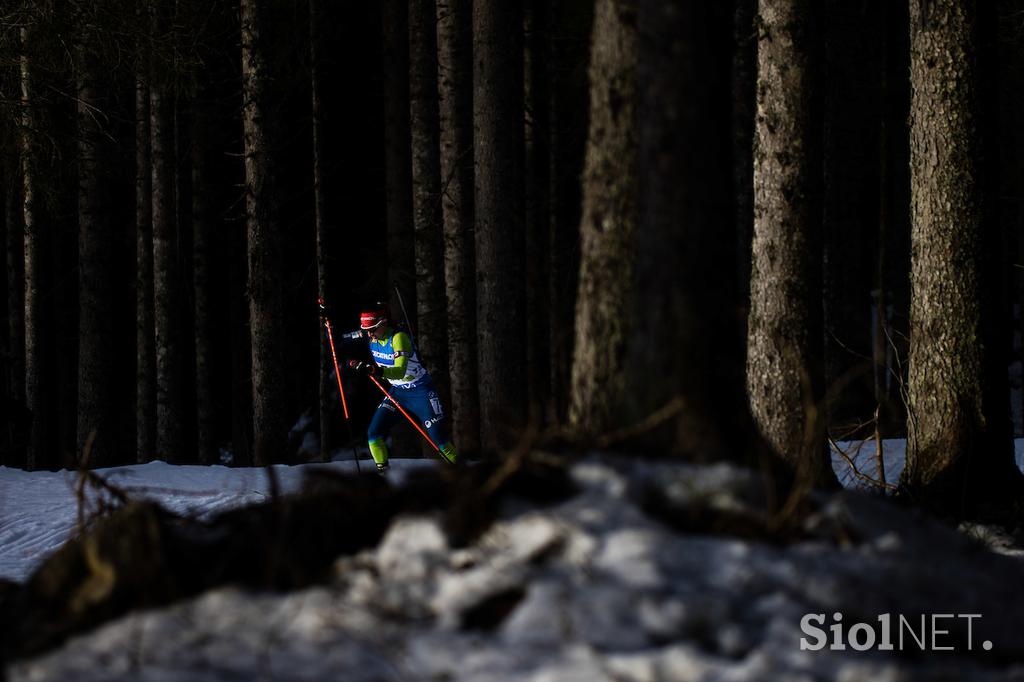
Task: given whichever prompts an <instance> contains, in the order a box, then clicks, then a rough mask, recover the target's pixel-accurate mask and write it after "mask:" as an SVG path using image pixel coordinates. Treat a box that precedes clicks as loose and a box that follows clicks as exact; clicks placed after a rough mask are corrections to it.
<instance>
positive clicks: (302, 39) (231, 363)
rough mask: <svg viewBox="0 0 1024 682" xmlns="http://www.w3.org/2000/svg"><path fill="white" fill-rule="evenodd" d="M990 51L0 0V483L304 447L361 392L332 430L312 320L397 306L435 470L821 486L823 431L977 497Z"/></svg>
mask: <svg viewBox="0 0 1024 682" xmlns="http://www.w3.org/2000/svg"><path fill="white" fill-rule="evenodd" d="M1022 29H1024V4H1022V3H1020V2H1017V1H1011V0H1004V1H1001V2H992V3H986V2H982V3H976V2H955V1H953V0H932V1H927V2H926V1H924V0H911V2H909V3H906V2H902V3H901V2H887V1H884V0H863V1H855V2H845V1H840V0H827V1H825V2H813V1H811V0H762V1H761V2H760V3H757V2H753V1H751V0H736V1H735V2H731V3H730V2H719V3H706V2H694V1H687V0H670V1H668V0H666V1H655V0H635V1H626V0H589V1H588V0H561V1H559V2H552V3H549V2H542V1H535V0H523V1H522V2H506V1H503V0H474V1H472V2H471V1H470V0H436V1H435V0H429V1H427V0H423V1H411V2H408V3H406V2H397V1H396V0H383V1H382V2H380V3H375V2H369V3H356V2H329V1H324V0H309V1H308V2H306V1H301V2H300V1H299V0H241V2H240V3H239V2H232V3H228V2H219V1H218V2H194V1H193V0H173V1H172V0H150V1H148V2H141V1H140V2H127V1H125V0H95V1H92V2H73V1H69V2H48V1H47V0H10V1H9V2H7V3H5V4H4V8H3V9H2V10H0V30H2V34H0V105H2V121H0V123H2V128H0V145H2V148H3V151H4V154H3V166H2V169H0V171H2V184H0V189H2V194H3V202H4V203H3V206H4V211H3V221H2V227H3V236H4V242H3V243H4V248H5V251H6V259H5V260H4V263H3V264H4V269H5V273H6V276H5V277H3V278H2V280H0V288H2V293H3V294H4V295H3V297H2V298H0V315H2V318H3V322H4V325H3V329H4V333H3V334H2V335H0V360H2V362H0V366H2V375H0V376H2V384H0V385H2V389H3V395H4V403H3V424H4V431H3V433H0V463H2V464H4V465H7V466H17V467H27V468H56V467H72V466H78V465H79V464H81V463H82V462H81V461H80V460H81V457H82V454H83V452H86V453H88V456H89V459H88V461H87V462H85V464H87V465H88V466H92V467H95V466H108V465H114V464H121V463H126V462H134V461H140V462H141V461H148V460H150V459H153V458H160V459H165V460H167V461H170V462H174V463H196V462H198V463H216V462H219V461H220V457H221V453H222V452H223V453H230V454H231V460H230V461H231V462H233V463H234V464H236V465H247V464H267V463H270V462H295V461H307V460H310V459H319V458H327V457H329V456H330V454H331V453H332V452H333V451H334V450H336V449H337V448H340V447H346V446H347V445H349V444H350V443H351V442H352V441H353V440H361V439H362V435H361V434H362V432H363V429H364V427H365V422H366V419H367V418H368V415H369V412H370V410H371V409H372V408H373V406H374V405H375V404H376V400H375V398H376V396H375V395H374V394H373V393H372V391H371V389H372V386H371V387H369V388H368V387H367V386H366V385H364V383H363V382H362V381H361V380H360V379H359V378H358V377H355V376H348V375H346V376H345V380H346V392H351V395H349V404H350V405H353V406H354V419H353V424H352V431H351V432H350V431H349V426H348V425H346V424H344V423H343V420H342V415H341V409H340V404H339V401H338V396H337V390H336V388H335V385H334V379H333V376H332V371H333V368H332V366H331V365H330V363H329V356H328V355H327V352H326V345H325V343H324V335H323V326H322V324H321V319H320V311H319V309H318V306H317V299H318V298H319V297H322V298H324V299H325V300H326V301H327V303H328V306H329V308H328V310H329V315H330V318H331V321H332V323H333V325H334V329H335V331H336V332H337V331H342V332H343V331H349V330H350V329H353V328H355V323H356V320H357V314H358V312H359V309H360V308H361V307H362V306H365V305H368V304H370V303H372V302H373V301H376V300H388V301H390V302H391V305H392V310H393V312H395V313H396V315H397V314H398V311H400V310H401V306H400V304H399V301H398V299H397V294H396V292H401V297H402V299H403V301H404V304H405V307H406V308H407V309H408V311H409V315H410V317H411V318H412V325H413V326H414V327H415V328H416V331H417V337H418V342H419V346H420V352H421V354H422V355H423V357H424V359H425V361H426V363H427V365H428V367H429V368H430V370H431V372H432V374H433V375H434V377H435V378H436V379H437V380H438V382H439V384H440V386H441V389H442V393H443V394H444V397H445V400H446V402H447V404H448V405H450V406H451V408H452V426H453V430H454V434H455V440H456V443H457V444H458V445H459V447H460V449H461V450H463V451H464V452H467V453H470V454H473V453H495V452H499V451H501V450H502V449H505V448H509V447H511V446H513V445H514V444H515V443H516V442H517V438H518V436H519V434H521V433H522V431H523V428H524V426H527V425H530V426H533V427H536V428H537V429H538V430H545V429H546V430H547V431H548V432H549V433H557V434H559V435H562V436H564V435H571V436H572V438H573V439H576V440H580V441H582V442H588V443H597V444H600V445H605V446H623V445H629V446H630V447H634V446H635V447H640V446H643V447H646V448H648V449H649V451H651V452H659V453H660V452H671V453H677V454H685V455H688V456H693V457H697V458H715V457H728V458H731V459H742V460H746V461H750V462H752V463H754V464H757V465H758V466H761V467H762V468H764V467H766V466H767V467H769V468H770V467H774V466H778V467H779V468H780V470H786V471H789V472H790V473H792V472H797V473H798V474H802V476H800V477H798V478H801V479H802V480H808V481H813V482H815V483H818V484H825V485H828V484H834V483H835V477H834V475H833V474H832V473H831V469H830V467H829V466H828V461H829V459H828V457H829V455H828V445H827V441H828V439H829V438H831V439H833V440H845V439H849V438H865V437H869V436H873V435H877V436H889V437H904V436H909V437H910V440H911V444H910V446H909V449H908V468H907V473H905V475H904V479H903V481H902V482H901V486H903V487H904V489H906V490H908V491H914V492H915V493H916V494H921V495H924V496H927V495H931V494H934V495H935V496H937V497H939V498H943V499H946V498H947V496H948V495H951V494H954V495H955V494H959V492H962V491H963V489H964V485H968V486H969V487H970V486H974V487H973V488H972V489H977V488H978V486H977V485H976V484H975V483H974V482H975V481H984V485H985V486H988V485H989V484H990V483H991V481H992V480H1001V481H1015V480H1016V476H1015V475H1013V474H1007V471H1008V470H1009V466H1008V463H1011V464H1012V443H1011V441H1010V439H1011V437H1012V435H1013V433H1014V428H1013V426H1012V421H1011V399H1010V398H1011V384H1012V388H1013V389H1014V390H1015V391H1018V392H1019V390H1020V361H1021V358H1020V353H1021V344H1020V332H1021V330H1020V324H1021V316H1020V314H1019V311H1020V304H1021V302H1022V298H1024V277H1022V275H1024V270H1022V266H1021V263H1022V262H1024V239H1022V238H1021V235H1022V234H1024V233H1022V227H1024V224H1022V223H1024V202H1022V200H1021V197H1022V191H1024V189H1022V187H1024V185H1022V181H1024V156H1022V155H1021V153H1020V149H1021V141H1020V134H1019V131H1018V121H1019V118H1020V111H1021V104H1022V103H1021V101H1020V100H1021V94H1020V93H1021V92H1022V88H1021V87H1020V86H1021V83H1022V75H1024V74H1022V71H1021V65H1022V55H1024V42H1022V41H1024V35H1022V33H1021V31H1022ZM915 93H918V95H917V96H916V97H915ZM929 230H932V231H931V232H929ZM912 253H913V254H914V259H916V260H912ZM915 263H916V264H917V265H915ZM951 292H952V293H951ZM915 296H916V298H915ZM958 297H959V298H958ZM913 301H918V307H917V308H914V307H913V306H912V302H913ZM913 310H916V311H917V312H912V311H913ZM915 320H916V322H915ZM943 320H945V321H947V322H949V324H948V325H946V326H944V322H943ZM915 325H916V326H915ZM947 327H948V329H947ZM914 330H917V331H914ZM915 344H916V346H915ZM915 358H916V359H915ZM929 362H931V364H929ZM915 367H916V368H918V371H917V374H915V370H914V368H915ZM1008 370H1009V371H1008ZM915 396H917V397H916V398H915ZM928 396H931V398H928ZM936 396H939V397H936ZM928 400H932V402H928ZM1017 402H1018V403H1019V398H1017ZM908 405H911V406H913V407H911V408H910V409H909V410H908V408H907V406H908ZM1018 410H1019V408H1018ZM1018 419H1019V417H1018ZM296 425H298V426H299V428H298V429H296V430H294V432H293V433H291V434H290V435H289V429H291V428H292V427H293V426H296ZM305 431H312V432H313V433H316V434H317V435H318V436H319V450H318V451H316V452H309V451H307V450H306V449H303V447H302V444H303V436H304V432H305ZM1016 431H1017V432H1018V433H1019V431H1020V424H1019V423H1018V424H1017V425H1016ZM353 433H354V434H355V435H354V437H353V436H352V435H351V434H353ZM308 442H310V441H306V443H307V444H308ZM419 447H420V446H419V444H418V443H417V442H416V441H415V440H412V439H411V438H410V439H407V440H406V441H405V442H404V443H403V444H401V445H400V446H399V449H401V448H404V449H405V450H417V451H418V449H419ZM1008 448H1010V449H1008ZM766 462H768V463H769V464H766ZM979 462H981V464H980V465H979V464H978V463H979ZM980 471H986V472H988V473H986V474H985V476H980V475H979V473H978V472H980ZM968 472H969V475H968ZM993 473H994V475H995V478H994V479H993V478H992V477H991V476H990V474H993ZM965 481H971V482H972V483H970V484H965V483H964V482H965ZM890 483H894V482H890ZM1007 487H1008V490H1010V491H1011V492H1013V493H1014V494H1015V492H1016V490H1015V489H1012V486H1010V485H1009V483H1008V484H1007ZM951 490H952V491H953V492H950V491H951ZM957 491H959V492H957Z"/></svg>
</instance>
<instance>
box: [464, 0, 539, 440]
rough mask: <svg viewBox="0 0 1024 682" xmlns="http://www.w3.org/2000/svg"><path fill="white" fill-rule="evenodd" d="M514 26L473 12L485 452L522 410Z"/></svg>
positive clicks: (478, 9) (504, 8)
mask: <svg viewBox="0 0 1024 682" xmlns="http://www.w3.org/2000/svg"><path fill="white" fill-rule="evenodd" d="M521 26H522V17H521V12H520V9H519V7H518V5H517V4H516V3H512V2H505V1H504V0H483V1H481V2H477V3H474V5H473V65H474V71H473V120H474V131H473V157H474V161H475V185H476V194H475V202H474V204H475V206H476V235H475V236H476V270H477V337H478V339H479V345H478V354H477V357H478V363H479V364H478V368H479V378H480V424H481V434H482V444H483V446H484V448H486V449H489V450H496V449H498V448H499V447H501V446H502V445H503V444H508V443H509V440H510V439H511V438H512V437H513V435H514V434H515V433H516V429H518V428H519V427H521V426H522V425H523V423H524V409H525V404H526V396H525V390H526V378H525V376H524V373H523V366H524V364H525V363H526V348H525V336H526V322H525V314H526V310H525V304H526V302H525V296H524V293H523V283H524V267H523V257H524V249H525V241H524V230H523V173H522V168H523V158H522V157H523V78H522V68H523V64H522V60H523V52H522V35H521V32H520V31H519V27H521Z"/></svg>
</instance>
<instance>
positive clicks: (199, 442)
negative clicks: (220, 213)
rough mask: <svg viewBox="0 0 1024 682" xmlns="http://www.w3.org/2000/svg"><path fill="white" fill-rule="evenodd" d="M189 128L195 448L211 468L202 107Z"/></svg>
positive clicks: (205, 122)
mask: <svg viewBox="0 0 1024 682" xmlns="http://www.w3.org/2000/svg"><path fill="white" fill-rule="evenodd" d="M194 111H195V118H194V120H193V125H192V131H193V134H192V142H191V153H190V158H191V167H192V291H193V296H194V299H193V309H194V315H195V318H194V319H195V328H194V333H193V342H194V344H195V366H196V374H195V384H196V394H195V395H196V397H195V400H196V407H195V411H196V412H195V418H196V446H197V455H198V459H199V463H200V464H213V463H215V462H216V461H217V460H216V454H217V443H216V435H215V424H214V404H213V356H212V352H213V348H212V347H213V319H212V314H213V310H212V306H211V300H210V299H211V294H212V291H211V282H210V279H211V278H210V274H211V266H212V265H213V264H212V263H211V253H210V251H211V243H212V237H213V225H214V223H213V218H212V216H211V214H210V203H211V202H210V197H209V190H208V189H207V187H208V186H209V180H210V177H209V176H210V174H209V171H208V167H209V162H208V160H207V156H206V149H207V148H208V143H209V138H208V136H207V134H206V132H205V131H206V130H208V129H209V126H210V120H209V117H208V114H207V111H206V110H205V108H204V105H203V104H202V103H200V102H199V101H198V100H197V102H196V105H195V109H194Z"/></svg>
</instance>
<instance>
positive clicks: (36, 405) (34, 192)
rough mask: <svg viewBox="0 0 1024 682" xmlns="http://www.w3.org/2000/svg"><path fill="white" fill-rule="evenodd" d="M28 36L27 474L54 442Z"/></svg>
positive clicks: (25, 37) (24, 156)
mask: <svg viewBox="0 0 1024 682" xmlns="http://www.w3.org/2000/svg"><path fill="white" fill-rule="evenodd" d="M31 40H32V39H31V31H30V30H29V29H28V28H27V27H22V28H21V48H22V54H21V60H20V73H19V76H20V84H21V110H22V114H21V175H22V183H23V184H22V202H23V220H24V226H25V237H24V249H25V403H26V405H27V406H28V409H29V411H30V412H31V413H32V431H31V436H30V438H29V447H28V452H27V454H26V462H25V465H26V468H27V469H29V470H34V469H41V468H45V467H48V466H52V465H53V464H54V463H55V460H56V457H55V456H54V450H55V445H56V439H55V434H54V429H53V426H54V425H55V421H54V420H53V418H52V415H51V410H52V401H53V390H52V387H51V384H50V382H49V381H48V380H47V378H48V377H47V372H46V362H47V350H48V349H50V348H52V345H53V344H52V339H51V338H49V333H50V331H51V327H50V320H49V316H48V315H47V309H46V303H47V299H46V297H45V296H44V291H46V287H47V284H48V273H47V264H48V258H47V255H48V254H47V248H46V246H47V244H48V240H47V239H46V231H45V227H44V225H43V224H42V221H41V217H42V216H41V210H40V208H41V206H40V203H41V202H40V197H39V175H38V171H37V160H38V156H37V154H38V150H37V148H36V137H35V133H36V131H37V130H38V129H39V127H38V120H37V109H36V106H37V105H36V102H35V99H34V97H35V83H34V80H35V79H34V74H33V66H32V63H31V59H30V57H29V46H30V45H31Z"/></svg>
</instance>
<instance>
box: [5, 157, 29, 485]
mask: <svg viewBox="0 0 1024 682" xmlns="http://www.w3.org/2000/svg"><path fill="white" fill-rule="evenodd" d="M12 143H13V144H17V141H16V140H12ZM20 160H21V154H20V152H19V153H14V154H11V155H10V156H9V158H8V162H7V164H6V168H5V171H6V172H5V178H4V179H5V181H6V190H7V191H6V193H5V195H4V224H5V225H6V227H7V234H6V240H5V243H4V258H5V259H6V262H7V329H5V330H4V332H5V333H6V335H7V348H8V352H9V353H10V365H9V367H10V371H9V375H8V377H9V379H8V390H9V391H10V395H11V397H12V398H13V399H14V400H16V401H18V402H19V403H23V402H24V400H25V226H24V223H23V215H22V206H23V203H22V200H21V192H22V186H21V181H22V177H21V167H20ZM19 457H24V453H21V454H20V455H19ZM12 464H13V462H12ZM19 464H20V465H23V464H24V462H23V461H21V462H20V463H19Z"/></svg>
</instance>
